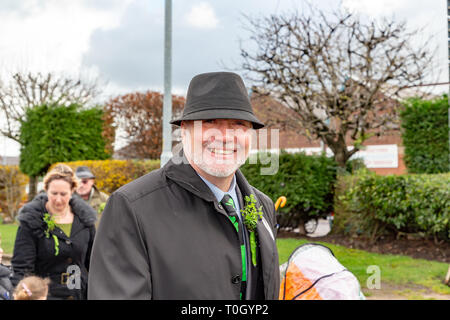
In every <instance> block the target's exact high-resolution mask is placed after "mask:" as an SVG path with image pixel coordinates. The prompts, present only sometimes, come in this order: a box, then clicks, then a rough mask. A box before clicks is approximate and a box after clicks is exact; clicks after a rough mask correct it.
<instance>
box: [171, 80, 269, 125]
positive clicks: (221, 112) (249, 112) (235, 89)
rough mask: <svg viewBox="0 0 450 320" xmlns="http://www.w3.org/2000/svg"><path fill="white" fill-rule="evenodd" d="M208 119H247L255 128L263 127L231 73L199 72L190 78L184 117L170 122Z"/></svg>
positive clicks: (238, 81) (242, 89) (239, 84)
mask: <svg viewBox="0 0 450 320" xmlns="http://www.w3.org/2000/svg"><path fill="white" fill-rule="evenodd" d="M210 119H239V120H246V121H249V122H251V123H252V124H253V128H254V129H260V128H262V127H264V123H262V122H261V121H259V120H258V118H256V116H255V114H254V113H253V109H252V106H251V104H250V99H249V98H248V93H247V89H246V88H245V85H244V81H242V78H241V77H240V76H239V75H237V74H236V73H232V72H209V73H202V74H199V75H196V76H195V77H194V78H192V80H191V82H190V84H189V88H188V92H187V96H186V104H185V106H184V109H183V114H182V116H181V117H180V118H178V119H175V120H172V121H170V123H171V124H175V125H178V126H179V125H180V124H181V121H183V120H210Z"/></svg>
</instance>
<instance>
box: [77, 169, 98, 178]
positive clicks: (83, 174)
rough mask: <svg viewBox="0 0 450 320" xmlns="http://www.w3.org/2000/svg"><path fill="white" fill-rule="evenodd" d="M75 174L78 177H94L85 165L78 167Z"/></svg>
mask: <svg viewBox="0 0 450 320" xmlns="http://www.w3.org/2000/svg"><path fill="white" fill-rule="evenodd" d="M75 174H76V176H77V177H78V178H79V179H94V178H95V176H94V174H93V173H92V172H91V170H89V168H88V167H86V166H80V167H78V168H77V170H76V171H75Z"/></svg>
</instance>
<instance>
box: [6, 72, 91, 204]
mask: <svg viewBox="0 0 450 320" xmlns="http://www.w3.org/2000/svg"><path fill="white" fill-rule="evenodd" d="M9 80H10V81H8V82H7V83H2V82H0V134H2V135H4V136H5V137H7V138H9V139H12V140H14V141H16V142H18V143H19V144H22V142H21V139H20V127H21V124H22V123H23V121H24V117H25V114H26V112H27V110H29V109H32V108H34V107H37V106H41V105H59V106H69V105H71V104H79V105H85V104H87V103H89V102H91V101H93V99H94V98H95V97H96V96H97V95H98V94H99V90H98V84H97V81H92V82H88V81H83V80H81V79H77V78H71V77H66V76H60V75H56V74H54V73H47V74H42V73H32V72H28V73H22V72H18V73H14V74H13V75H12V77H11V79H9ZM36 187H37V177H33V176H32V177H30V192H29V196H30V197H33V196H34V195H35V193H36Z"/></svg>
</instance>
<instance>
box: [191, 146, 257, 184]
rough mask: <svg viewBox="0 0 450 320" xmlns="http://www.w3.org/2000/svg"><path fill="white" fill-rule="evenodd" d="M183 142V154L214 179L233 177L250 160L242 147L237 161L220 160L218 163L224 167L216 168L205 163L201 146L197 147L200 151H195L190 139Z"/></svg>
mask: <svg viewBox="0 0 450 320" xmlns="http://www.w3.org/2000/svg"><path fill="white" fill-rule="evenodd" d="M182 141H183V152H184V154H185V155H186V158H187V159H188V160H189V161H191V162H193V163H194V164H195V165H196V166H197V167H198V168H200V169H201V170H203V171H204V172H206V173H207V174H209V175H211V176H213V177H218V178H225V177H229V176H231V175H232V174H234V172H235V171H236V170H237V169H239V167H240V166H241V165H243V164H244V163H245V161H246V160H247V158H248V154H247V155H244V154H243V153H244V152H245V150H243V149H242V148H241V147H240V148H238V150H237V156H238V157H237V159H235V160H234V161H233V162H231V161H220V160H218V163H219V164H222V165H221V166H218V167H217V166H214V164H210V163H208V162H207V161H205V159H203V150H204V149H203V148H202V147H201V146H196V148H197V149H198V150H193V149H194V148H193V146H192V145H191V141H190V139H184V138H183V139H182ZM193 151H194V152H193Z"/></svg>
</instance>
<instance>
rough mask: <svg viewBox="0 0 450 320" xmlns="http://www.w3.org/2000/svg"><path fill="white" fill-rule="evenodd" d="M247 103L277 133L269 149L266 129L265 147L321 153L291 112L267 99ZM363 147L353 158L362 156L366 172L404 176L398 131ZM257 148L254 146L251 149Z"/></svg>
mask: <svg viewBox="0 0 450 320" xmlns="http://www.w3.org/2000/svg"><path fill="white" fill-rule="evenodd" d="M251 102H252V106H253V109H254V112H255V114H256V116H257V117H258V118H259V119H260V120H261V121H262V122H264V123H265V124H266V126H267V127H268V128H270V129H278V130H279V145H278V146H270V141H271V134H270V130H269V133H268V138H267V141H268V148H273V149H286V150H287V151H290V152H298V151H304V152H306V153H307V154H308V153H320V152H321V151H323V150H324V146H323V144H322V142H321V141H320V140H317V139H315V140H314V139H308V137H307V132H305V129H304V128H303V127H302V125H301V124H300V121H299V116H298V115H297V113H296V112H295V111H293V110H291V109H289V108H287V107H285V106H284V105H283V104H281V103H279V102H277V101H275V100H273V99H271V98H268V97H261V96H252V97H251ZM348 141H349V143H348V145H351V142H350V139H348ZM258 143H259V142H258ZM363 145H364V146H366V149H365V150H364V151H362V152H359V153H358V154H357V155H358V156H361V157H363V159H364V162H365V163H366V165H367V166H368V168H369V170H372V171H374V172H376V173H378V174H381V175H388V174H405V173H407V169H406V166H405V163H404V161H403V157H404V147H403V145H402V138H401V133H400V131H398V130H397V131H390V132H387V133H386V134H384V135H382V136H380V137H376V136H373V137H371V138H369V139H367V140H366V141H365V142H364V143H363ZM258 147H259V146H258V145H255V146H254V149H256V148H258ZM327 154H330V155H332V153H331V150H330V149H328V150H327Z"/></svg>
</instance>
